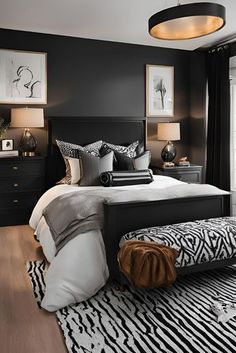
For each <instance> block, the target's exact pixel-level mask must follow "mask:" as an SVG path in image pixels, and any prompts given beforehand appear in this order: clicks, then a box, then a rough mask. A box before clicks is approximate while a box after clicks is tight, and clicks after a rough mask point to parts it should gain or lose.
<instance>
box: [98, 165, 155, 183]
mask: <svg viewBox="0 0 236 353" xmlns="http://www.w3.org/2000/svg"><path fill="white" fill-rule="evenodd" d="M152 181H153V175H152V171H151V170H149V169H145V170H124V171H122V170H119V171H114V172H104V173H102V174H101V175H100V183H101V184H102V185H103V186H124V185H136V184H150V183H151V182H152Z"/></svg>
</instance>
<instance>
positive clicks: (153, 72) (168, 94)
mask: <svg viewBox="0 0 236 353" xmlns="http://www.w3.org/2000/svg"><path fill="white" fill-rule="evenodd" d="M146 115H147V117H173V116H174V67H173V66H162V65H146Z"/></svg>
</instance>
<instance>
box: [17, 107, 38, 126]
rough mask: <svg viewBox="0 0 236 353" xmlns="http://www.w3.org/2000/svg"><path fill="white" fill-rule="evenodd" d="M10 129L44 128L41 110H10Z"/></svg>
mask: <svg viewBox="0 0 236 353" xmlns="http://www.w3.org/2000/svg"><path fill="white" fill-rule="evenodd" d="M11 127H23V128H31V127H44V114H43V109H42V108H14V109H12V110H11Z"/></svg>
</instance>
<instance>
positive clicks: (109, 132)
mask: <svg viewBox="0 0 236 353" xmlns="http://www.w3.org/2000/svg"><path fill="white" fill-rule="evenodd" d="M48 132H49V135H48V136H49V140H48V157H47V185H48V187H51V186H53V185H54V184H55V182H56V181H58V180H59V179H60V178H62V177H63V175H64V173H65V167H64V162H63V159H62V157H61V155H60V153H59V150H58V147H57V146H56V143H55V139H59V140H60V139H61V140H63V141H67V142H72V143H77V144H81V145H85V144H88V143H91V142H94V141H96V140H104V141H107V142H111V143H115V144H122V145H128V144H130V143H132V142H133V141H135V140H137V139H138V140H139V141H140V142H143V144H144V146H146V118H144V117H73V118H71V117H63V118H50V119H48ZM228 215H230V195H219V196H215V195H214V196H208V195H206V196H199V197H186V198H175V199H168V200H159V201H147V202H143V201H142V202H125V203H109V204H107V203H105V204H104V229H103V238H104V243H105V248H106V256H107V263H108V267H109V271H110V278H111V279H114V278H116V279H118V280H119V279H120V272H119V268H118V263H117V253H118V250H119V241H120V239H121V237H122V235H124V234H125V233H127V232H129V231H131V230H136V229H140V228H144V227H151V226H155V225H167V224H174V223H179V222H184V221H190V220H197V219H204V218H211V217H221V216H228ZM233 263H236V258H232V259H229V260H221V261H215V262H211V263H204V264H201V265H195V266H191V267H186V268H182V269H179V270H178V271H177V273H178V274H182V275H184V274H187V273H189V272H197V271H205V270H209V269H212V268H217V267H223V266H227V265H230V264H233Z"/></svg>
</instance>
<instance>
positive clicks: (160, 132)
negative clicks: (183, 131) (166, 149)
mask: <svg viewBox="0 0 236 353" xmlns="http://www.w3.org/2000/svg"><path fill="white" fill-rule="evenodd" d="M157 139H158V140H160V141H177V140H180V123H158V124H157Z"/></svg>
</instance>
